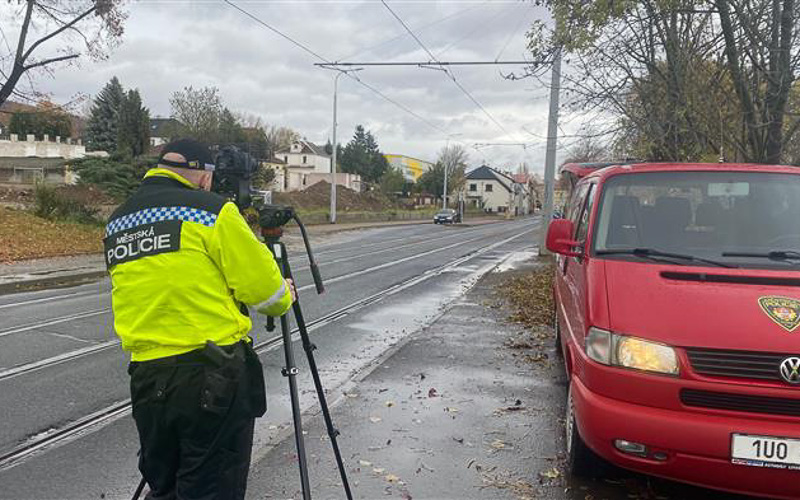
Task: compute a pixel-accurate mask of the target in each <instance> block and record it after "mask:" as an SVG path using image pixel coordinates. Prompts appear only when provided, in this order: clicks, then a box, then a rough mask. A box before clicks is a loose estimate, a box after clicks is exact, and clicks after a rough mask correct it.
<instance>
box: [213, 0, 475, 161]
mask: <svg viewBox="0 0 800 500" xmlns="http://www.w3.org/2000/svg"><path fill="white" fill-rule="evenodd" d="M223 1H224V2H225V3H226V4H228V5H230V6H231V7H233V8H234V9H236V10H238V11H239V12H241V13H242V14H244V15H245V16H247V17H249V18H250V19H252V20H253V21H255V22H257V23H258V24H260V25H261V26H263V27H265V28H267V29H268V30H270V31H272V32H273V33H275V34H276V35H278V36H280V37H281V38H283V39H284V40H286V41H288V42H289V43H291V44H292V45H294V46H296V47H298V48H300V49H301V50H303V51H304V52H306V53H308V54H310V55H311V56H313V57H315V58H316V59H319V60H320V61H323V63H322V64H319V63H318V64H315V65H316V66H326V67H331V68H335V67H336V66H337V65H338V64H337V63H334V62H331V61H329V60H328V59H327V58H325V57H323V56H321V55H320V54H318V53H317V52H314V51H313V50H311V49H310V48H308V47H307V46H305V45H303V44H302V43H300V42H298V41H297V40H295V39H293V38H292V37H290V36H289V35H287V34H285V33H283V32H282V31H280V30H278V29H277V28H275V27H273V26H271V25H269V24H267V23H266V22H265V21H263V20H262V19H260V18H259V17H257V16H255V15H254V14H252V13H250V12H248V11H247V10H245V9H243V8H241V7H239V6H238V5H236V4H235V3H233V2H232V1H231V0H223ZM345 76H347V77H348V78H350V79H352V80H355V81H356V82H358V83H359V84H360V85H362V86H363V87H364V88H366V89H368V90H370V91H371V92H373V93H374V94H376V95H377V96H379V97H380V98H382V99H384V100H385V101H386V102H388V103H390V104H392V105H394V106H396V107H397V108H399V109H401V110H402V111H404V112H406V113H408V114H410V115H411V116H413V117H414V118H416V119H418V120H420V121H421V122H423V123H424V124H425V125H427V126H428V127H430V128H432V129H434V130H436V131H438V132H440V133H442V134H445V135H447V131H446V130H445V129H443V128H442V127H440V126H438V125H436V124H434V123H433V122H431V121H430V120H428V119H426V118H424V117H423V116H421V115H420V114H419V113H416V112H414V111H412V110H411V109H409V108H408V107H407V106H405V105H403V104H401V103H399V102H397V101H395V100H394V99H392V98H390V97H389V96H387V95H386V94H384V93H383V92H381V91H380V90H378V89H376V88H375V87H373V86H372V85H370V84H368V83H366V82H365V81H363V80H361V79H360V78H359V77H358V76H356V75H353V74H351V73H349V72H345ZM453 142H456V143H459V144H461V145H463V146H466V144H465V143H463V142H461V141H453Z"/></svg>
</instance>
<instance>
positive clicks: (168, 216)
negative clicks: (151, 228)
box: [106, 207, 217, 236]
mask: <svg viewBox="0 0 800 500" xmlns="http://www.w3.org/2000/svg"><path fill="white" fill-rule="evenodd" d="M166 220H182V221H188V222H197V223H199V224H202V225H204V226H208V227H212V226H213V225H214V223H216V222H217V214H214V213H211V212H207V211H205V210H200V209H199V208H190V207H153V208H146V209H144V210H139V211H138V212H133V213H130V214H127V215H123V216H122V217H118V218H116V219H114V220H112V221H111V222H110V223H109V224H108V225H107V226H106V236H108V235H110V234H114V233H118V232H119V231H125V230H127V229H131V228H134V227H136V226H141V225H144V224H152V223H153V222H161V221H166Z"/></svg>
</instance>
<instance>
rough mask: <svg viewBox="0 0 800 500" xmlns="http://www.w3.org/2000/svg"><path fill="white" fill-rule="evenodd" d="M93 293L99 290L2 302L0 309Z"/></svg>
mask: <svg viewBox="0 0 800 500" xmlns="http://www.w3.org/2000/svg"><path fill="white" fill-rule="evenodd" d="M92 294H97V292H96V291H94V290H92V291H90V292H74V293H67V294H63V295H53V296H52V297H44V298H41V299H31V300H25V301H22V302H10V303H8V304H0V309H6V308H8V307H17V306H26V305H28V304H38V303H40V302H49V301H51V300H58V299H71V298H75V297H83V296H85V295H92Z"/></svg>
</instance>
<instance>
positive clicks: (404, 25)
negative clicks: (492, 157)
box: [381, 0, 511, 138]
mask: <svg viewBox="0 0 800 500" xmlns="http://www.w3.org/2000/svg"><path fill="white" fill-rule="evenodd" d="M381 3H382V4H383V6H384V7H386V10H388V11H389V12H390V13H391V14H392V16H394V18H395V19H397V21H398V22H399V23H400V24H401V25H402V26H403V27H404V28H405V29H406V31H408V34H409V35H411V37H412V38H414V40H416V42H417V43H418V44H419V46H420V47H422V49H423V50H424V51H425V52H427V53H428V56H430V58H431V61H433V62H436V63H438V62H439V59H438V58H437V57H436V56H435V55H433V52H431V51H430V50H429V49H428V47H426V46H425V44H424V43H422V40H420V39H419V37H418V36H417V35H416V34H415V33H414V32H413V31H412V30H411V28H409V27H408V25H407V24H406V23H405V21H403V19H402V18H401V17H400V16H398V15H397V13H396V12H395V11H394V10H392V8H391V7H389V4H388V3H386V0H381ZM439 66H441V64H440V65H439ZM442 70H443V71H444V72H445V73H447V75H448V76H449V77H450V79H451V80H453V83H454V84H455V85H456V87H458V88H459V89H460V90H461V92H463V93H464V95H466V96H467V97H468V98H469V100H471V101H472V102H473V104H475V105H476V106H477V107H478V108H479V109H480V110H481V111H482V112H483V114H485V115H486V117H487V118H489V120H491V121H492V122H493V123H494V124H495V125H497V128H499V129H500V130H502V131H503V132H504V133H505V134H506V136H507V137H509V138H511V133H510V132H509V131H508V130H506V128H505V127H504V126H503V125H502V124H501V123H500V122H499V121H497V120H496V119H495V117H494V116H492V114H491V113H489V111H488V110H487V109H486V108H484V107H483V105H482V104H481V103H480V102H478V100H477V99H475V97H473V96H472V94H470V93H469V91H467V89H465V88H464V86H463V85H461V82H459V81H458V79H457V78H456V76H455V75H454V74H453V72H452V71H451V70H450V69H449V68H442Z"/></svg>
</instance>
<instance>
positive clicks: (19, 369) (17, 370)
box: [0, 340, 119, 380]
mask: <svg viewBox="0 0 800 500" xmlns="http://www.w3.org/2000/svg"><path fill="white" fill-rule="evenodd" d="M118 344H119V340H109V341H107V342H103V343H102V344H95V345H92V346H88V347H84V348H83V349H77V350H75V351H69V352H65V353H62V354H59V355H57V356H52V357H50V358H47V359H42V360H39V361H34V362H33V363H28V364H25V365H20V366H15V367H14V368H8V369H7V370H0V380H5V379H9V378H12V377H16V376H17V375H21V374H23V373H28V372H31V371H34V370H37V369H39V368H44V367H46V366H52V365H57V364H59V363H63V362H64V361H69V360H71V359H75V358H79V357H81V356H86V355H87V354H92V353H94V352H98V351H103V350H105V349H109V348H111V347H114V346H116V345H118Z"/></svg>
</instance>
